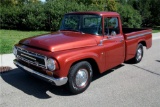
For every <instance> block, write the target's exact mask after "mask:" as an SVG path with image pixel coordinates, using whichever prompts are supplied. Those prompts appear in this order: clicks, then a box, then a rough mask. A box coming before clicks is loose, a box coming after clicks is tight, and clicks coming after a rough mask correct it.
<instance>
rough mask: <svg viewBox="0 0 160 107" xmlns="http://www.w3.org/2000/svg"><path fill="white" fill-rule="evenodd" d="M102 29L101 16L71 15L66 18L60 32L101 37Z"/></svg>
mask: <svg viewBox="0 0 160 107" xmlns="http://www.w3.org/2000/svg"><path fill="white" fill-rule="evenodd" d="M101 27H102V26H101V16H98V15H73V14H70V15H65V16H64V19H63V21H62V25H61V27H60V30H67V31H78V32H83V33H89V34H95V35H101V34H102V28H101Z"/></svg>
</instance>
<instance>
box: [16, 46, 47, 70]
mask: <svg viewBox="0 0 160 107" xmlns="http://www.w3.org/2000/svg"><path fill="white" fill-rule="evenodd" d="M17 58H18V59H20V60H22V61H24V62H26V63H28V64H32V65H35V66H38V67H41V68H46V66H45V62H46V57H45V56H43V55H40V54H37V53H34V52H30V51H27V50H25V49H23V48H19V47H18V48H17Z"/></svg>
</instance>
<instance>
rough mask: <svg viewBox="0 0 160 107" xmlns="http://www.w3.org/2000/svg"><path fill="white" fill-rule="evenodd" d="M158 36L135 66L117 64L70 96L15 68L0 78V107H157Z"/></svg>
mask: <svg viewBox="0 0 160 107" xmlns="http://www.w3.org/2000/svg"><path fill="white" fill-rule="evenodd" d="M159 36H160V35H157V36H154V38H153V45H152V48H151V49H149V50H146V49H144V57H143V59H142V61H141V62H140V63H139V64H126V63H124V64H121V65H119V66H118V67H117V68H114V69H112V70H109V71H107V72H106V73H104V74H101V75H98V76H96V77H94V80H93V82H92V83H91V85H90V87H89V88H88V89H87V90H86V91H85V92H84V93H82V94H79V95H70V93H68V91H67V90H66V89H65V88H64V87H55V86H52V85H50V84H49V83H47V82H44V81H41V80H39V79H36V78H34V77H32V76H30V75H28V74H26V73H24V72H22V71H21V70H19V69H17V68H15V69H13V70H12V71H9V72H6V73H3V74H1V77H0V107H45V106H46V107H160V38H159Z"/></svg>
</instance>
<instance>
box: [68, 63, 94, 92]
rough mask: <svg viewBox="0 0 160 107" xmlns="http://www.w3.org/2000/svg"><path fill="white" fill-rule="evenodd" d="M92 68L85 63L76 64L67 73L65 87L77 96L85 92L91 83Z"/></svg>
mask: <svg viewBox="0 0 160 107" xmlns="http://www.w3.org/2000/svg"><path fill="white" fill-rule="evenodd" d="M92 75H93V71H92V67H91V65H90V63H88V62H87V61H82V62H78V63H76V64H75V65H73V66H72V67H71V69H70V71H69V75H68V83H67V86H68V88H69V90H70V92H71V93H73V94H79V93H82V92H83V91H85V90H86V89H87V88H88V86H89V85H90V82H91V81H92Z"/></svg>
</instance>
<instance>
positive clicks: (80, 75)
mask: <svg viewBox="0 0 160 107" xmlns="http://www.w3.org/2000/svg"><path fill="white" fill-rule="evenodd" d="M87 80H88V71H87V70H86V69H80V70H78V72H77V74H76V79H75V81H76V85H77V86H78V87H84V86H85V85H86V83H87Z"/></svg>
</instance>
